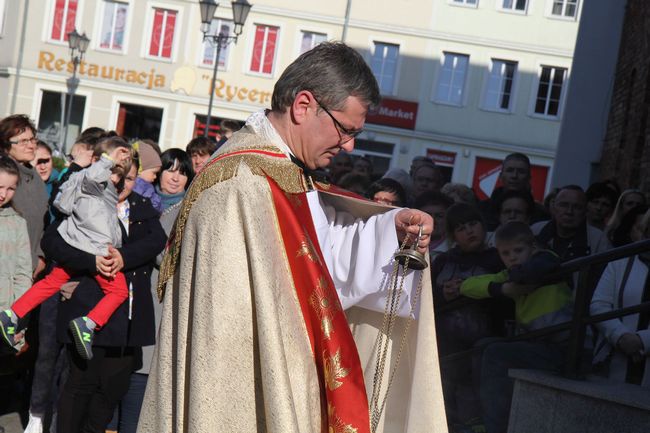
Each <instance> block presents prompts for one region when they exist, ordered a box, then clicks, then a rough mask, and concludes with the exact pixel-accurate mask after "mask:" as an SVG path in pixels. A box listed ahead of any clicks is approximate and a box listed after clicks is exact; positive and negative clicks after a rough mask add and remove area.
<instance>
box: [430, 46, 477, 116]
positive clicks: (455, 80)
mask: <svg viewBox="0 0 650 433" xmlns="http://www.w3.org/2000/svg"><path fill="white" fill-rule="evenodd" d="M468 66H469V56H467V55H465V54H454V53H444V62H443V65H442V70H441V71H440V78H439V79H438V88H437V91H436V98H435V99H436V101H438V102H443V103H448V104H453V105H461V104H462V103H463V92H464V88H465V77H466V76H467V67H468Z"/></svg>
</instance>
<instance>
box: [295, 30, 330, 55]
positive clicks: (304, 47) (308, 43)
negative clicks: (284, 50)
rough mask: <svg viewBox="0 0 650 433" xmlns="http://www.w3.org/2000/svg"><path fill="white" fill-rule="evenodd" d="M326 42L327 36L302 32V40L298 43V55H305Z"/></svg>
mask: <svg viewBox="0 0 650 433" xmlns="http://www.w3.org/2000/svg"><path fill="white" fill-rule="evenodd" d="M326 40H327V35H326V34H324V33H314V32H302V40H301V41H300V54H302V53H305V52H307V51H309V50H311V49H312V48H314V47H315V46H316V45H318V44H320V43H321V42H325V41H326Z"/></svg>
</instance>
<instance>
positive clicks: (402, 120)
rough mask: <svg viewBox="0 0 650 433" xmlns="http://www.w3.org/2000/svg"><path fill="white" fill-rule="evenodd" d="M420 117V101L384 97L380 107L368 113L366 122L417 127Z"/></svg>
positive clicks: (409, 127)
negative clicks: (416, 123) (416, 121)
mask: <svg viewBox="0 0 650 433" xmlns="http://www.w3.org/2000/svg"><path fill="white" fill-rule="evenodd" d="M417 117H418V103H417V102H410V101H402V100H399V99H390V98H383V99H382V100H381V105H380V106H379V109H378V110H377V111H376V112H375V113H373V114H368V117H366V122H368V123H374V124H376V125H384V126H394V127H395V128H404V129H415V120H416V119H417Z"/></svg>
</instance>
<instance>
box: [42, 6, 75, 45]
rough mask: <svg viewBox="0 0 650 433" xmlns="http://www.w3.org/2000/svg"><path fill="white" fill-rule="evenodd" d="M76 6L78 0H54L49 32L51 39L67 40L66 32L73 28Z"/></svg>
mask: <svg viewBox="0 0 650 433" xmlns="http://www.w3.org/2000/svg"><path fill="white" fill-rule="evenodd" d="M78 7H79V1H78V0H55V2H54V13H53V14H52V22H51V30H50V32H49V35H50V40H51V41H57V42H67V41H68V33H70V32H71V31H73V30H74V28H75V21H76V19H77V8H78Z"/></svg>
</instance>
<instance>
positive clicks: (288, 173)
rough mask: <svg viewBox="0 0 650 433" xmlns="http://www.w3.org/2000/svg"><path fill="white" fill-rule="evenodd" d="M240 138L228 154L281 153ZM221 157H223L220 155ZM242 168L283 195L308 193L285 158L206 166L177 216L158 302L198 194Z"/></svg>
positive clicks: (243, 158)
mask: <svg viewBox="0 0 650 433" xmlns="http://www.w3.org/2000/svg"><path fill="white" fill-rule="evenodd" d="M242 135H243V134H239V136H240V137H241V138H242V140H241V142H242V145H241V146H232V147H231V148H230V149H229V150H230V153H233V152H240V151H246V150H259V151H266V152H273V153H276V154H281V153H282V152H281V151H280V150H279V149H278V148H277V147H274V146H254V145H248V144H247V142H250V141H254V140H259V137H257V136H255V135H252V134H251V135H252V136H249V137H246V136H243V137H242ZM221 156H223V154H222V155H221ZM241 165H246V166H247V167H248V168H249V169H250V170H251V172H252V173H253V174H255V175H257V176H268V177H270V178H271V179H273V181H274V182H275V183H277V184H278V186H279V187H280V189H282V190H283V191H284V192H286V193H289V194H298V193H302V192H306V191H307V186H306V184H305V178H304V176H303V173H302V170H301V169H300V168H299V167H298V166H296V165H295V164H294V163H292V162H291V161H290V160H289V159H288V158H277V157H272V156H267V155H263V154H259V153H242V154H236V155H232V156H225V157H224V158H223V159H221V160H220V161H217V162H215V163H213V164H212V165H208V166H206V168H205V169H204V170H203V171H201V172H200V173H199V174H198V175H197V176H196V177H195V178H194V181H193V182H192V184H191V185H190V188H189V190H188V191H187V194H186V195H185V198H184V199H183V204H182V206H181V209H180V211H179V214H178V217H177V218H176V222H175V223H174V226H173V227H172V231H171V237H170V241H169V244H168V247H167V251H166V253H165V255H164V257H163V261H162V264H161V266H160V275H159V278H158V286H157V288H156V289H157V293H158V298H159V299H160V300H162V298H163V296H164V294H165V286H166V284H167V282H168V281H169V280H170V279H171V278H172V277H173V276H174V273H175V272H176V268H177V266H178V259H179V256H180V248H181V241H182V237H183V231H184V229H185V224H186V223H187V219H188V217H189V214H190V211H191V209H192V206H193V205H194V202H196V200H198V198H199V196H200V195H201V193H202V192H203V191H205V190H206V189H208V188H210V187H212V186H214V185H216V184H217V183H220V182H224V181H226V180H229V179H232V178H233V177H236V176H237V173H238V171H239V167H240V166H241Z"/></svg>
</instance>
